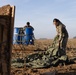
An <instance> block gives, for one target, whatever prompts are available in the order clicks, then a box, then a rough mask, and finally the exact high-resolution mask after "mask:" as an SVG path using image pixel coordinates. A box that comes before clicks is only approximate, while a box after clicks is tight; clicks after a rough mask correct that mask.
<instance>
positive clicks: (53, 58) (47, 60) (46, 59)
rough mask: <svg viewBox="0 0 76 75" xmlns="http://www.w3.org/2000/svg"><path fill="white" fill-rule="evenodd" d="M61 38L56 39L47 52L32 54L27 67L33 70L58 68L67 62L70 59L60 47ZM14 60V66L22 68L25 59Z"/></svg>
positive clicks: (27, 61) (27, 59) (28, 58)
mask: <svg viewBox="0 0 76 75" xmlns="http://www.w3.org/2000/svg"><path fill="white" fill-rule="evenodd" d="M58 39H59V37H58V36H56V37H55V38H54V41H53V44H52V46H51V47H49V48H48V50H46V51H45V52H37V53H34V54H30V55H28V56H27V57H26V67H31V68H46V67H51V66H57V65H58V64H59V63H61V62H67V61H68V57H67V56H66V54H65V51H64V50H62V49H61V48H60V47H59V41H58ZM20 60H21V61H18V59H15V60H12V66H15V67H22V66H24V64H23V65H22V63H24V62H23V59H20Z"/></svg>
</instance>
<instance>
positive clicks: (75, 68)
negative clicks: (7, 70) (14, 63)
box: [11, 39, 76, 75]
mask: <svg viewBox="0 0 76 75" xmlns="http://www.w3.org/2000/svg"><path fill="white" fill-rule="evenodd" d="M51 44H52V40H36V41H35V45H34V46H25V45H23V46H22V45H20V46H18V45H14V46H13V50H12V58H18V57H20V58H24V57H25V56H27V55H28V54H31V53H34V52H37V51H45V50H47V48H48V47H49V46H51ZM66 53H67V55H68V57H69V58H73V57H74V58H76V39H69V41H68V44H67V51H66ZM75 62H76V61H75ZM25 65H26V64H25ZM50 72H52V74H47V73H50ZM54 73H56V75H76V63H74V64H69V65H65V64H64V66H61V65H59V66H57V67H50V68H43V69H31V68H26V67H23V68H14V67H11V75H55V74H54Z"/></svg>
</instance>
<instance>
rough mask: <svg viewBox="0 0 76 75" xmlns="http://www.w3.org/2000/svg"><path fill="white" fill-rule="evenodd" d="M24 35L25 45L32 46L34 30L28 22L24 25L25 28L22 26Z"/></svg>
mask: <svg viewBox="0 0 76 75" xmlns="http://www.w3.org/2000/svg"><path fill="white" fill-rule="evenodd" d="M24 30H25V34H26V45H29V44H31V45H34V39H35V37H34V33H33V31H34V28H33V27H32V26H31V25H30V22H27V23H26V26H24Z"/></svg>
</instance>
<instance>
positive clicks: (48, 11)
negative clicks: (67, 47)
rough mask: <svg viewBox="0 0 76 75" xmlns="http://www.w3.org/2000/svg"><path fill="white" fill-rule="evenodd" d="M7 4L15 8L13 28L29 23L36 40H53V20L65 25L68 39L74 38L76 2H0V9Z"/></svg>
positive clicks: (17, 0) (69, 0)
mask: <svg viewBox="0 0 76 75" xmlns="http://www.w3.org/2000/svg"><path fill="white" fill-rule="evenodd" d="M7 4H10V5H15V6H16V14H15V27H23V26H24V25H26V22H27V21H29V22H31V25H32V26H33V27H34V28H35V31H34V33H35V36H36V38H54V36H55V35H56V29H55V26H54V25H53V22H52V21H53V19H54V18H58V19H60V20H61V21H62V22H63V23H64V24H65V25H66V27H67V30H68V32H69V36H70V38H72V37H74V36H76V0H0V7H1V6H3V5H7Z"/></svg>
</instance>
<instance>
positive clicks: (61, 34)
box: [53, 19, 69, 55]
mask: <svg viewBox="0 0 76 75" xmlns="http://www.w3.org/2000/svg"><path fill="white" fill-rule="evenodd" d="M53 23H54V25H55V27H56V31H57V35H56V37H55V39H54V41H55V40H56V38H58V39H57V40H56V41H57V43H58V44H59V48H60V50H63V51H60V52H62V53H61V54H62V55H66V45H67V41H68V37H69V36H68V32H67V29H66V26H65V25H64V24H63V23H62V22H61V21H60V20H58V19H54V20H53Z"/></svg>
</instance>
